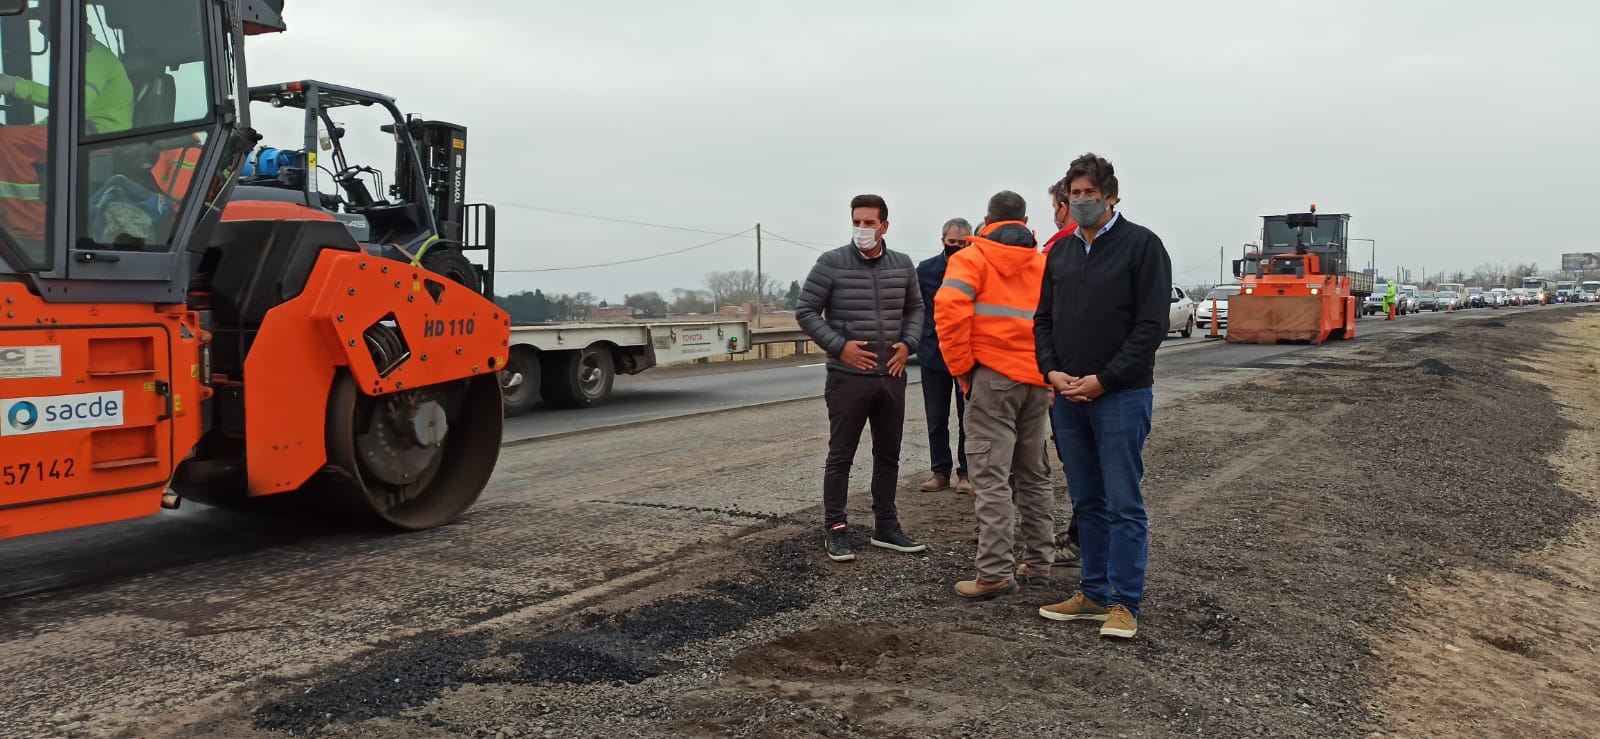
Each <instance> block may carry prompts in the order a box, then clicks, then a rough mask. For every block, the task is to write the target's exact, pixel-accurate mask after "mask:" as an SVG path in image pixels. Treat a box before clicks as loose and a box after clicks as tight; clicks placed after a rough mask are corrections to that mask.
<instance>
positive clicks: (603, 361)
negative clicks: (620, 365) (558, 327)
mask: <svg viewBox="0 0 1600 739" xmlns="http://www.w3.org/2000/svg"><path fill="white" fill-rule="evenodd" d="M616 379H617V370H616V363H615V360H613V359H612V357H611V350H610V349H608V348H607V347H606V346H605V345H604V344H591V345H589V346H587V347H584V348H583V349H579V350H577V351H564V352H550V353H547V354H545V356H544V380H543V382H542V383H541V385H540V394H541V395H542V396H543V397H544V402H545V404H546V405H549V406H551V407H553V408H588V407H589V406H590V405H592V404H593V403H594V402H595V401H597V400H600V399H602V398H604V397H606V396H607V395H610V394H611V385H612V383H614V382H616Z"/></svg>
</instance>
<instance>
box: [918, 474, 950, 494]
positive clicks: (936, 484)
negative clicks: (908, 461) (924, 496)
mask: <svg viewBox="0 0 1600 739" xmlns="http://www.w3.org/2000/svg"><path fill="white" fill-rule="evenodd" d="M947 487H950V478H948V477H946V476H944V475H934V476H933V477H930V478H928V481H927V482H925V483H922V492H924V493H937V492H939V491H940V490H943V489H945V488H947Z"/></svg>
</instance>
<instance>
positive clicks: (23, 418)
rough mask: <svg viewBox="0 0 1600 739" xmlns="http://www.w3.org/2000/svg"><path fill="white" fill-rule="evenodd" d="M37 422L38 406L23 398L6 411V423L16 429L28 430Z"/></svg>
mask: <svg viewBox="0 0 1600 739" xmlns="http://www.w3.org/2000/svg"><path fill="white" fill-rule="evenodd" d="M38 422H39V407H38V406H36V405H34V404H32V403H30V402H28V401H26V400H24V401H21V402H18V403H17V404H16V405H13V406H11V410H9V411H7V412H6V423H7V424H8V425H10V426H11V428H14V429H16V430H18V431H28V430H30V429H32V428H33V425H34V424H36V423H38Z"/></svg>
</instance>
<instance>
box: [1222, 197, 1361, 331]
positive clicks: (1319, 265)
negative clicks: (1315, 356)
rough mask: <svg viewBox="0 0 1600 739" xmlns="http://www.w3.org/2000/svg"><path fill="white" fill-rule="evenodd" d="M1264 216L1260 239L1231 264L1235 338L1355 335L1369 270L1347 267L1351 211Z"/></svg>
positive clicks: (1314, 208)
mask: <svg viewBox="0 0 1600 739" xmlns="http://www.w3.org/2000/svg"><path fill="white" fill-rule="evenodd" d="M1316 211H1317V206H1315V205H1312V206H1311V212H1309V213H1289V214H1286V215H1270V216H1262V218H1261V220H1262V229H1261V246H1260V248H1259V250H1258V251H1255V252H1252V253H1249V254H1246V255H1245V258H1244V259H1240V260H1236V261H1234V263H1233V274H1234V276H1235V277H1238V278H1239V294H1238V295H1235V296H1233V297H1232V298H1229V300H1228V336H1227V340H1228V342H1229V343H1233V344H1276V343H1279V342H1305V343H1310V344H1321V343H1323V342H1324V341H1327V340H1328V339H1329V338H1334V337H1337V338H1342V339H1353V338H1355V335H1356V317H1357V316H1358V315H1360V312H1361V300H1362V299H1363V298H1364V297H1365V296H1367V295H1370V294H1372V283H1373V280H1372V275H1370V274H1366V273H1361V272H1351V271H1348V269H1347V265H1348V262H1349V234H1348V231H1349V224H1350V216H1349V215H1348V214H1344V213H1338V214H1318V213H1317V212H1316Z"/></svg>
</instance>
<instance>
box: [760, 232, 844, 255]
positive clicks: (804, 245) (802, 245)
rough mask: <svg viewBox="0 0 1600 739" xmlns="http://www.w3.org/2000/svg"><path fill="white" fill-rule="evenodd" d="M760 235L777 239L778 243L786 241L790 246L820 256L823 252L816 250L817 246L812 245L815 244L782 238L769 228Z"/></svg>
mask: <svg viewBox="0 0 1600 739" xmlns="http://www.w3.org/2000/svg"><path fill="white" fill-rule="evenodd" d="M762 233H764V234H766V235H768V236H771V237H772V238H774V239H777V240H779V241H786V242H788V243H790V244H794V245H795V246H798V247H800V248H802V249H810V250H811V251H814V252H816V253H818V254H821V253H822V252H823V251H824V250H823V249H818V248H817V246H814V245H813V243H815V242H805V241H795V240H794V239H791V238H789V237H787V236H784V235H782V234H778V233H775V232H773V230H772V229H770V228H768V229H763V230H762ZM820 246H828V245H827V244H821V245H820Z"/></svg>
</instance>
